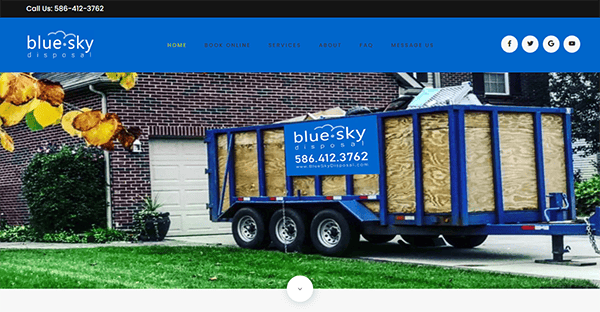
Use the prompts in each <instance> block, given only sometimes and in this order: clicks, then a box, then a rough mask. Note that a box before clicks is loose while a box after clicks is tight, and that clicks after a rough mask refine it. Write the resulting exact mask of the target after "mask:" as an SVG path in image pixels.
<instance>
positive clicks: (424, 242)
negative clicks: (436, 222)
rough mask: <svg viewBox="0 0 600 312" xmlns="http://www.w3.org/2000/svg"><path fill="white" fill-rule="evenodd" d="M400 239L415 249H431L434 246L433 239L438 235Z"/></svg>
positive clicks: (411, 236)
mask: <svg viewBox="0 0 600 312" xmlns="http://www.w3.org/2000/svg"><path fill="white" fill-rule="evenodd" d="M401 236H402V239H403V240H405V241H406V242H407V243H409V244H411V245H412V246H415V247H432V246H435V245H436V244H435V239H436V238H438V237H439V235H401Z"/></svg>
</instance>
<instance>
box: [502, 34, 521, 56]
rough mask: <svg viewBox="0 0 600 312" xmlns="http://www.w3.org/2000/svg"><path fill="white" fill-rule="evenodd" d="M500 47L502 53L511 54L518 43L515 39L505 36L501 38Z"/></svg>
mask: <svg viewBox="0 0 600 312" xmlns="http://www.w3.org/2000/svg"><path fill="white" fill-rule="evenodd" d="M500 45H501V46H502V50H504V52H506V53H513V52H515V51H516V50H517V48H518V47H519V42H518V41H517V38H515V37H513V36H506V37H504V38H502V42H501V43H500Z"/></svg>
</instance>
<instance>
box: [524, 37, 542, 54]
mask: <svg viewBox="0 0 600 312" xmlns="http://www.w3.org/2000/svg"><path fill="white" fill-rule="evenodd" d="M521 46H522V47H523V50H525V52H527V53H533V52H535V51H536V50H537V49H538V46H539V42H538V40H537V38H536V37H534V36H531V35H529V36H527V37H525V38H523V41H521Z"/></svg>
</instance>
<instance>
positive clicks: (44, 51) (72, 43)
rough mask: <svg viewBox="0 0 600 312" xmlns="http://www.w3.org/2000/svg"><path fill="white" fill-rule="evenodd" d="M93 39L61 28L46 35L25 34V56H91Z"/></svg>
mask: <svg viewBox="0 0 600 312" xmlns="http://www.w3.org/2000/svg"><path fill="white" fill-rule="evenodd" d="M93 45H94V39H88V38H85V37H83V36H81V35H79V34H75V33H67V32H65V31H63V30H57V31H52V32H49V33H48V34H47V35H27V50H28V52H27V57H28V58H45V59H75V58H89V57H92V47H93Z"/></svg>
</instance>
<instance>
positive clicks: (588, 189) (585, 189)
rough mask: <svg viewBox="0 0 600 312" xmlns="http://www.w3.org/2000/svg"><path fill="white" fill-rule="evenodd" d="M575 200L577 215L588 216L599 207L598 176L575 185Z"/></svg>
mask: <svg viewBox="0 0 600 312" xmlns="http://www.w3.org/2000/svg"><path fill="white" fill-rule="evenodd" d="M575 198H576V199H577V213H578V214H579V215H590V214H591V213H592V212H594V211H595V210H596V207H597V206H600V175H594V176H593V177H592V178H591V179H589V180H586V181H583V182H578V183H575Z"/></svg>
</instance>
